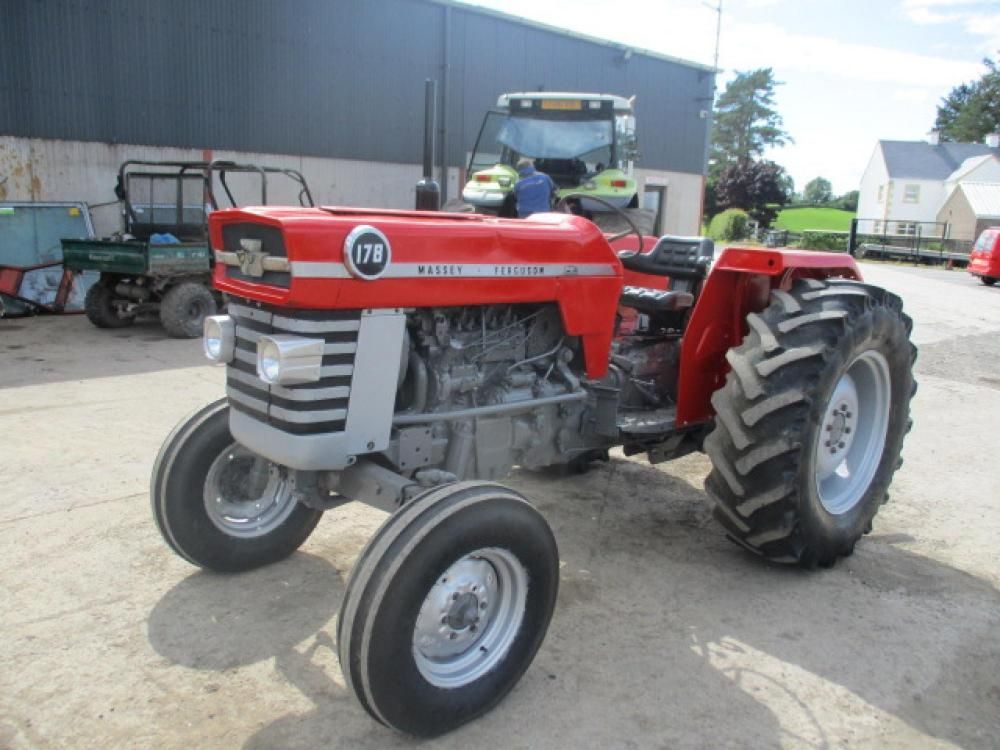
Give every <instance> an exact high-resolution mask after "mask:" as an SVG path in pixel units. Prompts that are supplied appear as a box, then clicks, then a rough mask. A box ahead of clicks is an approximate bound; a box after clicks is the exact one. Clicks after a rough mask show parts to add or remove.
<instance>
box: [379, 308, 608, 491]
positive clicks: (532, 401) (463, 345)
mask: <svg viewBox="0 0 1000 750" xmlns="http://www.w3.org/2000/svg"><path fill="white" fill-rule="evenodd" d="M582 377H583V364H582V358H581V355H580V346H579V341H578V340H577V339H576V338H574V337H569V336H566V335H565V333H564V331H563V327H562V322H561V319H560V317H559V310H558V308H557V307H556V306H555V305H488V306H482V307H460V308H421V309H417V310H415V311H412V312H411V313H410V314H409V315H408V318H407V335H406V337H405V342H404V352H403V357H402V362H401V369H400V379H399V383H400V385H399V389H398V391H397V396H396V415H397V418H396V421H397V424H398V423H400V422H402V423H403V424H404V425H406V424H410V423H417V422H425V423H426V424H429V425H430V426H429V427H428V426H422V427H411V428H407V427H406V426H403V427H401V429H400V430H399V433H398V434H399V439H398V441H394V443H393V446H391V447H390V452H389V453H390V457H391V459H392V460H393V462H394V463H395V464H396V467H397V468H398V469H399V470H400V471H401V472H403V473H406V472H409V471H411V470H413V468H414V467H413V464H414V463H418V464H422V465H423V466H427V467H435V468H438V469H443V470H444V471H446V472H448V473H450V474H454V475H455V476H456V477H458V478H470V477H477V478H483V479H489V478H495V477H500V476H503V475H504V474H506V473H507V472H509V471H510V468H511V467H512V466H514V465H515V464H519V465H522V466H526V467H528V468H533V467H540V466H547V465H550V464H553V463H565V462H568V461H570V460H572V459H573V458H574V457H575V456H577V455H579V454H580V453H581V452H585V451H587V450H591V449H593V448H594V447H595V445H597V444H601V445H603V443H604V442H605V439H603V438H598V437H596V436H594V438H591V439H588V438H587V437H586V436H585V435H584V433H585V432H586V431H587V430H586V421H587V420H586V416H587V414H588V413H589V407H588V403H587V398H586V396H587V394H586V392H585V391H584V390H583V389H582V388H581V378H582ZM570 394H575V395H578V396H579V398H576V399H568V400H564V401H562V402H558V397H562V396H568V395H570ZM553 399H555V400H556V401H557V403H552V400H553ZM519 405H523V407H522V406H519ZM411 431H412V434H411ZM420 431H423V432H422V433H421V432H420ZM418 442H423V443H424V446H423V448H422V455H418V453H417V451H416V450H415V448H412V447H411V448H409V449H408V448H407V447H406V446H414V445H415V443H418ZM394 447H395V448H396V450H395V451H393V450H392V449H393V448H394ZM428 453H429V455H428Z"/></svg>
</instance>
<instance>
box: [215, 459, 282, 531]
mask: <svg viewBox="0 0 1000 750" xmlns="http://www.w3.org/2000/svg"><path fill="white" fill-rule="evenodd" d="M204 499H205V510H206V511H207V513H208V517H209V519H211V521H212V523H213V524H215V526H216V527H217V528H218V529H219V530H220V531H222V532H223V533H225V534H227V535H228V536H233V537H238V538H240V539H254V538H256V537H261V536H264V535H265V534H269V533H271V532H272V531H274V530H275V529H276V528H278V527H279V526H281V524H283V523H284V522H285V521H286V520H287V519H288V516H290V515H291V513H292V511H293V510H295V504H296V503H295V500H294V499H293V496H292V488H291V483H290V482H289V480H288V477H287V476H286V474H285V471H284V470H283V469H282V468H281V467H279V466H277V465H276V464H273V463H271V462H270V461H268V460H267V459H264V458H261V457H260V456H258V455H256V454H255V453H252V452H251V451H248V450H247V449H246V448H244V447H243V446H241V445H239V444H238V443H233V444H232V445H230V446H229V447H228V448H226V450H224V451H222V453H220V454H219V455H218V456H217V457H216V459H215V461H213V462H212V465H211V466H210V467H209V469H208V475H207V476H206V477H205V489H204Z"/></svg>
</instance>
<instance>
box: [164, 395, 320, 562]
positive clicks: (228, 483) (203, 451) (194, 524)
mask: <svg viewBox="0 0 1000 750" xmlns="http://www.w3.org/2000/svg"><path fill="white" fill-rule="evenodd" d="M291 490H292V488H291V483H290V481H289V479H288V477H287V473H286V471H285V469H284V468H283V467H280V466H277V465H275V464H272V463H270V462H269V461H267V460H266V459H263V458H261V457H260V456H256V455H255V454H253V453H250V451H248V450H246V449H245V448H243V447H242V446H240V445H239V444H238V443H236V442H235V441H234V440H233V436H232V434H231V433H230V432H229V405H228V404H227V402H226V400H225V399H222V400H221V401H216V402H215V403H212V404H209V405H208V406H206V407H204V408H203V409H201V410H199V411H197V412H195V414H193V415H192V416H191V417H189V418H187V419H185V420H184V421H183V422H181V423H180V424H179V425H177V427H176V428H174V431H173V432H172V433H170V435H169V436H168V437H167V439H166V441H165V442H164V443H163V447H162V448H160V453H159V455H158V456H157V457H156V463H155V464H154V465H153V476H152V482H151V488H150V501H151V503H152V506H153V517H154V518H155V519H156V525H157V527H158V528H159V530H160V533H161V534H162V535H163V538H164V540H165V541H166V542H167V544H168V545H169V546H170V547H171V549H173V550H174V552H176V553H177V554H178V555H180V556H181V557H183V558H184V559H185V560H187V561H188V562H190V563H192V564H193V565H198V566H199V567H202V568H206V569H208V570H214V571H219V572H227V573H234V572H240V571H245V570H251V569H253V568H257V567H260V566H262V565H268V564H270V563H273V562H277V561H278V560H282V559H284V558H286V557H288V556H289V555H290V554H292V553H293V552H294V551H295V550H297V549H298V548H299V547H300V546H301V545H302V543H303V542H305V540H306V539H308V538H309V535H310V534H311V533H312V531H313V529H314V528H316V524H317V523H319V519H320V516H322V515H323V512H322V511H319V510H315V509H313V508H308V507H306V506H305V505H302V504H300V503H298V502H296V501H295V498H294V496H293V495H292V491H291Z"/></svg>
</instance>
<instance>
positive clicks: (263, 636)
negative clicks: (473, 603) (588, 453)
mask: <svg viewBox="0 0 1000 750" xmlns="http://www.w3.org/2000/svg"><path fill="white" fill-rule="evenodd" d="M864 272H865V274H866V278H867V279H868V280H870V281H871V282H873V283H876V284H881V285H884V286H886V287H888V288H889V289H891V290H893V291H895V292H896V293H898V294H900V295H901V296H902V297H903V298H904V301H905V306H906V309H907V311H908V312H909V313H910V314H911V315H912V316H913V317H914V319H915V327H914V332H913V338H914V341H915V343H916V344H917V345H918V346H919V347H920V356H919V358H918V362H917V377H918V380H919V381H920V389H919V391H918V393H917V396H916V397H915V399H914V402H913V417H914V421H915V426H914V429H913V431H912V432H911V434H910V435H909V437H908V439H907V443H906V448H905V451H904V457H905V464H904V466H903V468H902V469H901V470H900V471H899V473H898V474H897V478H896V481H895V482H894V484H893V487H892V489H891V499H890V502H889V503H888V504H887V505H886V506H885V507H884V508H883V509H882V511H881V512H880V514H879V515H878V517H877V518H876V520H875V528H874V531H873V532H872V533H871V534H870V535H869V536H867V537H865V539H864V540H863V541H862V542H861V543H859V545H858V547H857V550H856V552H855V553H854V555H853V556H852V557H850V558H848V559H846V560H844V561H841V562H840V563H838V564H837V565H836V566H835V567H834V568H832V569H829V570H820V571H814V572H809V571H805V570H800V569H798V568H788V567H782V566H779V565H772V564H767V563H764V562H762V561H761V560H759V559H757V558H755V557H753V556H752V555H750V554H749V553H747V552H745V551H743V550H742V549H740V548H738V547H737V546H736V545H734V544H732V543H730V542H729V541H727V540H726V539H725V538H724V536H723V534H722V533H721V531H720V529H719V527H718V526H717V525H716V524H715V522H714V521H713V520H712V519H711V517H710V514H709V512H708V510H707V506H706V502H705V496H704V492H703V490H702V482H703V480H704V478H705V476H706V474H707V472H708V469H709V464H708V460H707V459H706V458H705V457H704V456H703V455H700V454H697V455H693V456H689V457H686V458H684V459H681V460H678V461H675V462H673V463H667V464H660V465H657V466H655V467H654V466H650V465H649V464H647V463H645V462H644V461H639V460H631V459H625V458H624V457H622V456H621V455H620V454H619V455H617V456H613V458H612V460H611V462H610V463H609V464H607V465H606V466H602V467H601V468H599V469H597V470H595V471H593V472H591V473H590V474H587V475H584V476H570V477H556V476H550V475H546V474H532V473H528V472H523V471H518V472H515V473H514V475H513V476H512V477H511V478H510V479H509V484H510V485H511V486H513V487H515V488H516V489H518V490H519V491H521V492H523V493H525V494H526V495H527V496H528V497H529V498H531V499H532V500H533V501H535V502H536V503H537V504H538V506H539V507H540V508H541V510H542V511H543V512H544V513H545V515H546V517H547V518H548V520H549V522H550V523H551V524H552V527H553V529H554V531H555V534H556V538H557V539H558V541H559V545H560V557H561V561H562V562H561V565H562V580H561V586H560V593H559V603H558V607H557V610H556V614H555V617H554V620H553V622H552V627H551V629H550V631H549V634H548V637H547V639H546V641H545V643H544V645H543V646H542V649H541V651H540V652H539V654H538V657H537V658H536V660H535V662H534V664H533V665H532V667H531V668H530V669H529V670H528V672H527V674H526V675H525V677H524V678H523V680H522V681H521V682H520V683H519V685H518V686H517V687H516V688H515V690H514V691H513V692H512V693H511V695H510V696H508V697H507V698H506V699H505V700H504V701H503V702H502V703H501V704H500V705H499V706H498V707H497V708H496V709H494V710H493V711H492V712H490V713H489V714H488V715H486V716H485V717H483V718H482V719H480V720H478V721H475V722H473V723H471V724H469V725H467V726H465V727H463V728H461V729H459V730H458V731H456V732H453V733H452V734H450V735H447V736H445V737H443V738H441V739H439V740H436V741H434V742H430V743H419V742H416V741H414V740H412V739H409V738H406V737H402V736H400V735H397V734H394V733H393V732H392V731H390V730H388V729H386V728H384V727H382V726H381V725H379V724H376V723H375V722H374V721H373V720H371V719H370V718H369V717H368V715H367V714H365V713H364V711H363V710H362V709H361V708H360V706H359V705H358V704H357V703H356V702H355V701H354V699H353V697H352V696H351V695H349V694H348V693H347V691H346V690H345V687H344V683H343V678H342V676H341V673H340V668H339V665H338V662H337V656H336V648H335V644H334V636H335V632H336V616H337V611H338V608H339V606H340V602H341V597H342V596H343V593H344V586H345V582H346V579H347V577H348V575H349V573H350V569H351V565H352V563H353V561H354V559H355V558H356V556H357V555H358V553H359V552H360V550H361V548H362V546H363V545H364V543H365V541H366V539H367V538H368V537H369V535H370V534H372V533H373V532H374V530H375V529H376V528H377V527H378V525H379V524H380V523H381V522H382V520H383V519H384V518H385V516H384V514H382V513H380V512H378V511H375V510H372V509H370V508H367V507H364V506H357V505H356V504H350V505H347V506H344V507H342V508H340V509H337V510H335V511H331V512H329V513H328V514H327V516H326V517H325V518H324V519H323V521H322V522H321V524H320V526H319V528H318V529H317V531H316V532H315V533H314V534H313V536H312V537H311V538H310V539H309V540H308V542H307V543H306V544H305V545H304V547H303V548H302V550H301V551H300V552H299V553H297V554H295V555H293V556H292V557H291V558H289V559H288V560H286V561H284V562H282V563H279V564H277V565H274V566H271V567H269V568H266V569H263V570H259V571H256V572H252V573H247V574H241V575H233V576H224V575H215V574H209V573H205V572H200V571H198V570H196V569H194V568H193V567H191V566H190V565H188V564H187V563H185V562H184V561H182V560H181V559H180V558H178V557H177V556H175V555H174V554H173V553H172V552H171V551H170V550H169V549H168V548H167V546H166V544H164V542H163V541H162V540H161V538H160V536H159V533H158V532H157V530H156V527H155V525H154V523H153V520H152V518H151V515H150V509H149V497H148V483H149V472H150V468H151V466H152V463H153V459H154V457H155V455H156V452H157V450H158V449H159V446H160V444H161V442H162V441H163V439H164V438H165V437H166V435H167V433H168V432H169V431H170V430H171V428H172V427H173V426H174V424H176V423H177V422H178V421H179V420H180V419H182V418H183V417H184V416H185V415H186V414H187V413H188V412H190V411H192V410H193V409H195V408H197V407H200V406H202V405H204V404H205V403H207V402H209V401H212V400H215V399H217V398H220V397H221V396H222V395H223V371H222V370H221V369H217V368H212V367H210V366H208V365H207V364H205V363H204V360H203V359H202V355H201V351H200V342H198V341H176V340H171V339H168V338H166V336H165V334H164V333H163V331H162V330H161V329H160V328H159V326H158V324H156V323H154V322H152V321H150V322H149V323H139V324H137V325H136V326H134V327H132V328H130V329H125V330H119V331H104V330H97V329H95V328H93V327H91V325H90V324H89V323H88V321H87V320H86V319H85V318H84V317H82V316H67V317H41V318H33V319H17V320H0V436H2V439H3V444H2V448H0V487H2V488H3V498H4V501H3V503H2V504H0V553H2V563H3V567H2V572H0V602H2V607H0V631H2V633H3V639H2V641H3V646H2V662H0V663H2V667H0V748H11V749H14V748H91V747H94V748H96V747H99V748H106V749H107V748H145V747H156V748H184V749H185V750H190V749H191V748H252V749H265V748H266V749H271V748H331V749H332V748H393V747H415V746H417V745H421V746H424V745H426V746H429V747H435V748H438V747H440V748H456V749H461V750H467V749H468V748H470V747H477V748H479V747H482V748H542V747H544V748H598V747H599V748H713V749H714V748H750V747H753V748H771V747H788V748H834V747H848V746H849V747H864V748H901V749H902V748H950V747H960V748H990V747H993V748H995V747H998V746H1000V551H998V550H1000V546H998V545H1000V461H998V448H1000V288H986V287H984V286H982V285H980V284H979V283H977V282H976V281H975V280H974V279H972V278H971V277H970V276H969V275H968V274H966V273H962V272H947V271H942V270H929V269H917V268H904V267H899V266H892V265H884V264H865V266H864Z"/></svg>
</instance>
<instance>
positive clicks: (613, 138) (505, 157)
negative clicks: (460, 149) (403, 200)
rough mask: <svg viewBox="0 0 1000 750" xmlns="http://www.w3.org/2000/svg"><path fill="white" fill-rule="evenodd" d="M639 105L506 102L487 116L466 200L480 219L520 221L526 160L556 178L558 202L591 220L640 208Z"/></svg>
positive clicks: (586, 100) (557, 96) (614, 99)
mask: <svg viewBox="0 0 1000 750" xmlns="http://www.w3.org/2000/svg"><path fill="white" fill-rule="evenodd" d="M633 102H634V99H626V98H624V97H621V96H613V95H611V94H580V93H565V92H548V91H545V92H541V91H534V92H525V93H513V94H502V95H501V96H500V98H499V99H498V100H497V110H494V111H490V112H487V113H486V117H485V119H484V120H483V125H482V127H481V128H480V130H479V137H478V139H477V140H476V146H475V148H474V149H473V152H472V158H471V159H470V160H469V171H468V174H469V181H468V182H467V183H466V185H465V188H464V189H463V190H462V199H463V200H464V201H465V202H466V203H467V204H469V205H471V206H473V207H474V209H475V210H476V211H477V212H480V213H494V214H498V215H500V216H509V217H515V216H517V209H516V205H515V203H514V183H516V182H517V180H518V174H517V170H516V169H515V165H516V164H517V160H518V159H519V158H521V157H529V158H532V159H534V160H535V167H536V168H537V169H538V171H540V172H545V173H546V174H547V175H548V176H549V177H551V178H552V180H553V182H555V184H556V187H557V192H556V197H557V198H560V199H561V198H569V199H570V200H571V201H572V202H573V203H574V204H575V205H574V208H576V209H578V210H579V211H580V212H582V213H585V214H588V215H589V214H593V213H598V214H599V213H605V212H609V211H611V212H613V209H622V208H637V207H638V194H637V191H636V181H635V179H634V177H633V174H632V171H633V164H634V162H635V159H636V156H637V154H638V147H637V143H636V137H635V114H634V111H633Z"/></svg>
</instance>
